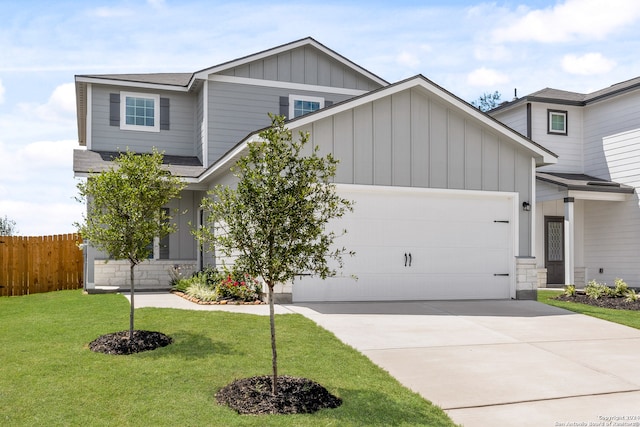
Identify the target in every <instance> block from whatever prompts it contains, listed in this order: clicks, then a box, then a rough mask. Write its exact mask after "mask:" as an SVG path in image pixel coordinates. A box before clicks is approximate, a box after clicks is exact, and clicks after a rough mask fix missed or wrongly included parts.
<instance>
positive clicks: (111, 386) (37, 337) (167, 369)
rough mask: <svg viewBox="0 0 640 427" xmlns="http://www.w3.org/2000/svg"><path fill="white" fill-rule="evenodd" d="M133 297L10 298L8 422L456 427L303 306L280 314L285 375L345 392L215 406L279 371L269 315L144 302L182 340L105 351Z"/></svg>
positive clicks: (2, 352)
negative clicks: (256, 411)
mask: <svg viewBox="0 0 640 427" xmlns="http://www.w3.org/2000/svg"><path fill="white" fill-rule="evenodd" d="M128 312H129V308H128V302H127V300H126V299H125V297H123V296H121V295H83V294H82V293H81V291H61V292H55V293H48V294H36V295H29V296H24V297H11V298H8V297H3V298H0V425H3V426H25V425H46V426H55V425H65V426H111V425H114V426H115V425H117V426H129V425H140V426H149V425H153V426H160V425H167V426H188V425H192V426H356V425H357V426H364V425H366V426H389V425H391V426H404V425H406V426H409V425H424V426H436V425H437V426H448V425H454V424H453V423H452V421H451V420H450V419H449V418H448V417H447V415H446V414H445V413H444V412H443V411H442V410H440V409H439V408H437V407H435V406H433V405H431V404H430V403H429V402H427V401H425V400H423V399H422V398H421V397H420V396H419V395H417V394H416V393H413V392H411V391H409V390H408V389H406V388H404V387H402V386H401V385H400V384H399V383H398V382H397V381H396V380H395V379H393V378H392V377H390V376H389V375H388V374H387V373H386V372H384V371H383V370H382V369H380V368H378V367H376V366H375V365H374V364H373V363H371V362H370V361H369V360H368V359H367V358H366V357H364V356H362V355H361V354H360V353H358V352H357V351H355V350H354V349H352V348H350V347H348V346H346V345H344V344H342V343H341V342H340V341H339V340H338V339H336V338H335V336H334V335H333V334H331V333H329V332H327V331H325V330H324V329H322V328H320V327H318V326H317V325H315V323H313V322H312V321H310V320H308V319H306V318H305V317H303V316H301V315H293V314H288V315H278V316H277V317H276V323H277V328H278V329H277V331H278V333H279V336H278V346H279V347H278V348H279V353H278V356H279V359H278V360H279V372H280V373H281V374H287V375H292V376H300V377H306V378H310V379H312V380H315V381H317V382H319V383H320V384H322V385H323V386H325V387H326V388H327V389H328V390H329V391H330V392H331V393H333V394H335V395H337V396H339V397H341V398H342V399H343V404H342V406H341V407H339V408H337V409H330V410H322V411H320V412H317V413H315V414H310V415H271V416H258V417H257V416H246V415H238V414H236V413H235V412H234V411H232V410H230V409H228V408H226V407H223V406H219V405H218V404H216V403H215V400H214V394H215V393H216V391H218V390H219V389H220V388H221V387H223V386H225V385H227V384H228V383H230V382H232V381H233V380H234V379H237V378H245V377H250V376H254V375H264V374H269V373H270V372H271V348H270V341H269V319H268V317H262V316H253V315H244V314H233V313H224V312H203V311H188V310H174V309H156V308H143V309H138V310H136V329H147V330H153V331H159V332H163V333H165V334H167V335H169V336H171V337H173V338H174V343H173V344H171V345H170V346H168V347H164V348H160V349H158V350H155V351H151V352H146V353H139V354H135V355H131V356H112V355H105V354H100V353H93V352H92V351H90V350H88V348H87V345H88V343H89V342H90V341H92V340H93V339H95V338H96V337H98V336H99V335H102V334H105V333H109V332H116V331H121V330H126V329H128V320H129V315H128Z"/></svg>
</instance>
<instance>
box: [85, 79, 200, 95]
mask: <svg viewBox="0 0 640 427" xmlns="http://www.w3.org/2000/svg"><path fill="white" fill-rule="evenodd" d="M76 81H77V82H83V83H94V84H100V85H109V86H125V87H134V88H138V89H152V90H167V91H174V92H188V91H189V88H188V87H184V86H173V85H161V84H156V83H140V82H132V81H127V80H115V79H98V78H95V77H76Z"/></svg>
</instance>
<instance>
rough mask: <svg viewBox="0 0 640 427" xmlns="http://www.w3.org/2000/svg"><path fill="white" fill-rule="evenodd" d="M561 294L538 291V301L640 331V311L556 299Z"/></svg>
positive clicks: (558, 292)
mask: <svg viewBox="0 0 640 427" xmlns="http://www.w3.org/2000/svg"><path fill="white" fill-rule="evenodd" d="M561 293H562V292H561V291H549V290H540V289H538V301H540V302H542V303H545V304H548V305H553V306H555V307H560V308H564V309H566V310H570V311H574V312H576V313H580V314H586V315H589V316H593V317H597V318H599V319H604V320H608V321H610V322H615V323H620V324H621V325H626V326H631V327H632V328H636V329H640V311H638V310H614V309H611V308H600V307H594V306H592V305H588V304H580V303H575V302H568V301H560V300H556V299H554V298H555V297H557V296H558V295H560V294H561Z"/></svg>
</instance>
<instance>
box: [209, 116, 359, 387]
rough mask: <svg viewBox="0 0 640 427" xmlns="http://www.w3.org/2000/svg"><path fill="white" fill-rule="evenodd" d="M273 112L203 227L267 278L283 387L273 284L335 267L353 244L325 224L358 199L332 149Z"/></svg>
mask: <svg viewBox="0 0 640 427" xmlns="http://www.w3.org/2000/svg"><path fill="white" fill-rule="evenodd" d="M270 118H271V121H272V123H271V127H269V128H268V129H266V130H264V131H262V132H261V133H260V140H259V141H256V142H250V143H249V144H248V148H247V150H248V151H247V154H246V155H245V156H243V157H242V158H241V159H240V160H239V161H238V162H237V163H236V165H235V166H234V167H233V168H232V172H233V174H234V176H235V177H236V178H237V179H238V184H237V187H236V188H230V187H228V186H217V187H216V188H215V189H214V190H212V191H211V192H210V193H209V197H207V198H205V199H204V200H203V201H202V208H203V209H204V211H205V212H206V213H207V214H208V215H207V224H206V227H203V228H202V229H200V230H198V231H197V232H196V234H197V236H198V238H199V239H200V241H201V242H202V243H209V244H213V246H214V247H215V249H216V250H217V251H220V252H221V253H222V254H224V255H226V256H229V257H235V266H236V267H237V268H239V269H241V270H243V271H244V272H246V273H248V274H250V275H252V276H254V277H260V278H262V279H263V280H264V282H265V284H266V285H267V287H268V291H269V304H270V314H271V333H272V359H273V393H274V394H276V393H277V362H276V359H277V353H276V344H275V326H274V320H273V319H274V315H273V313H274V310H273V288H274V285H276V284H278V283H287V282H290V281H291V280H293V278H294V277H296V276H299V275H301V274H305V275H315V276H319V277H321V278H326V277H330V276H333V275H335V274H336V268H339V267H341V266H342V256H343V255H345V254H349V252H348V251H347V250H346V249H345V248H337V249H336V248H334V247H333V242H334V239H335V237H336V232H335V231H331V230H327V228H326V226H327V224H328V222H329V220H331V219H333V218H339V217H342V216H343V215H344V214H345V213H347V212H348V211H350V210H351V209H352V202H351V201H349V200H346V199H343V198H341V197H340V196H339V195H337V194H336V191H335V185H334V184H332V181H333V178H334V176H335V173H336V165H337V163H338V161H337V160H336V159H335V158H334V157H333V156H332V155H331V154H327V155H326V156H324V157H321V156H320V155H319V154H318V147H317V146H316V147H315V148H313V149H308V150H307V144H308V143H309V134H304V133H300V137H299V141H294V140H293V136H292V132H291V131H290V130H289V129H287V128H286V126H285V123H284V118H283V117H281V116H273V115H270ZM305 152H307V153H309V154H308V155H305V154H304V153H305ZM345 232H346V231H345ZM329 260H334V261H336V264H335V265H336V267H332V265H334V264H331V265H330V264H329Z"/></svg>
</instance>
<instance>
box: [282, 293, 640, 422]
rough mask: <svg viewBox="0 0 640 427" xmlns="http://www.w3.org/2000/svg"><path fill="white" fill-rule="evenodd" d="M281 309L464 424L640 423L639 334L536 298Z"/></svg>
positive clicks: (630, 329)
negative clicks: (315, 325) (312, 325)
mask: <svg viewBox="0 0 640 427" xmlns="http://www.w3.org/2000/svg"><path fill="white" fill-rule="evenodd" d="M286 308H287V309H289V310H291V311H293V312H296V313H300V314H303V315H305V316H306V317H308V318H310V319H312V320H314V321H315V322H316V323H318V324H319V325H320V326H322V327H324V328H326V329H328V330H329V331H332V332H333V333H334V334H335V335H336V336H337V337H338V338H339V339H341V340H342V341H343V342H345V343H347V344H349V345H351V346H352V347H354V348H356V349H357V350H359V351H360V352H362V353H363V354H365V355H366V356H367V357H369V358H370V359H371V360H372V361H373V362H374V363H376V364H377V365H379V366H381V367H382V368H383V369H385V370H387V371H388V372H389V373H390V374H391V375H393V376H394V377H395V378H397V379H398V381H400V382H401V383H402V384H404V385H405V386H407V387H408V388H410V389H412V390H414V391H416V392H417V393H419V394H420V395H422V396H423V397H424V398H425V399H427V400H430V401H431V402H433V403H435V404H436V405H438V406H440V407H441V408H443V409H444V410H445V411H446V412H447V413H448V414H449V416H450V417H451V418H452V419H453V420H454V421H455V422H456V423H460V424H462V425H464V426H482V427H485V426H536V427H540V426H556V427H557V426H570V425H584V426H587V425H589V426H600V425H601V426H606V425H611V426H614V425H628V426H640V330H636V329H633V328H629V327H626V326H621V325H618V324H615V323H610V322H606V321H603V320H599V319H595V318H591V317H588V316H583V315H579V314H574V313H571V312H568V311H565V310H561V309H558V308H555V307H550V306H547V305H544V304H540V303H538V302H534V301H427V302H385V303H321V304H315V303H314V304H296V305H292V306H286ZM609 422H610V424H608V423H609ZM616 423H619V424H616ZM625 423H626V424H625Z"/></svg>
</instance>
